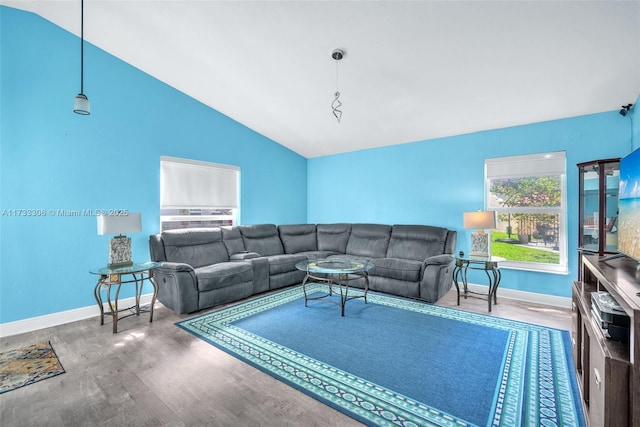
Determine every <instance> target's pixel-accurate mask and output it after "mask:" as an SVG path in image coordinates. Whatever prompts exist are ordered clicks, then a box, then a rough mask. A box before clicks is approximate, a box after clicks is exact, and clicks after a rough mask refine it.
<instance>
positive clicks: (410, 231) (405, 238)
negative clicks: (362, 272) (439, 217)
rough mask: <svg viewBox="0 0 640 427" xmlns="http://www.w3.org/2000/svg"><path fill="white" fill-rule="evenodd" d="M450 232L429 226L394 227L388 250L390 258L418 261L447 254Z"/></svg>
mask: <svg viewBox="0 0 640 427" xmlns="http://www.w3.org/2000/svg"><path fill="white" fill-rule="evenodd" d="M448 234H449V230H447V229H446V228H441V227H431V226H428V225H394V226H393V229H392V231H391V240H390V241H389V249H388V250H387V257H388V258H403V259H412V260H416V261H424V260H425V259H427V258H429V257H431V256H434V255H442V254H444V253H445V243H446V241H447V235H448Z"/></svg>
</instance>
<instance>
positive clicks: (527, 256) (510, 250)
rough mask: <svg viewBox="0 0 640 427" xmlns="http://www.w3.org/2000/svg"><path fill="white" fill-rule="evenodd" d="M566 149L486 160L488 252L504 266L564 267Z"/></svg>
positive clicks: (562, 270)
mask: <svg viewBox="0 0 640 427" xmlns="http://www.w3.org/2000/svg"><path fill="white" fill-rule="evenodd" d="M565 178H566V164H565V153H564V152H554V153H542V154H531V155H525V156H514V157H501V158H494V159H487V160H485V182H486V191H485V194H486V206H487V210H493V211H496V213H497V219H498V222H497V227H496V229H495V230H492V232H491V254H492V255H494V256H499V257H502V258H505V259H506V260H507V261H506V262H503V263H501V264H500V265H501V266H504V267H507V268H515V269H523V270H533V271H546V272H552V273H567V233H566V201H565V193H566V179H565Z"/></svg>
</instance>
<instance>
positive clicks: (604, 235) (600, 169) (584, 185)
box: [578, 159, 620, 255]
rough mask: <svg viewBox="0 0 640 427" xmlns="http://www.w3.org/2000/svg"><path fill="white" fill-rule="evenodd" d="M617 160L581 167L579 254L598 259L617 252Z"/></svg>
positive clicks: (595, 162) (618, 169) (600, 161)
mask: <svg viewBox="0 0 640 427" xmlns="http://www.w3.org/2000/svg"><path fill="white" fill-rule="evenodd" d="M619 165H620V162H619V160H618V159H609V160H597V161H594V162H588V163H581V164H579V165H578V168H579V170H580V213H579V215H580V218H579V223H580V234H579V236H578V246H579V248H580V249H581V250H583V251H587V252H594V253H598V254H600V255H603V254H605V253H615V252H616V250H617V248H618V234H617V226H616V223H617V220H618V187H619V183H620V168H619Z"/></svg>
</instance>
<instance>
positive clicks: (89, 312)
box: [0, 294, 153, 338]
mask: <svg viewBox="0 0 640 427" xmlns="http://www.w3.org/2000/svg"><path fill="white" fill-rule="evenodd" d="M152 295H153V294H144V295H142V296H141V297H140V304H141V305H142V304H149V303H151V297H152ZM135 303H136V299H135V297H131V298H124V299H120V300H118V305H119V306H120V307H130V306H133V305H135ZM104 305H105V311H106V310H108V308H107V305H106V304H104ZM99 315H100V307H98V305H97V304H93V305H91V306H87V307H81V308H76V309H73V310H67V311H60V312H58V313H51V314H45V315H44V316H37V317H31V318H28V319H24V320H16V321H15V322H7V323H0V338H4V337H9V336H12V335H18V334H24V333H26V332H31V331H36V330H38V329H44V328H50V327H52V326H58V325H63V324H65V323H70V322H77V321H78V320H84V319H89V318H91V317H98V316H99Z"/></svg>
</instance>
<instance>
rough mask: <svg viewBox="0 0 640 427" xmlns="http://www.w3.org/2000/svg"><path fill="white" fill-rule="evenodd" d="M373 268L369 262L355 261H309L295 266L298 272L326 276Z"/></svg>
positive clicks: (359, 271)
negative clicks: (326, 274)
mask: <svg viewBox="0 0 640 427" xmlns="http://www.w3.org/2000/svg"><path fill="white" fill-rule="evenodd" d="M373 267H375V265H373V263H371V262H369V261H364V260H355V259H310V260H305V261H300V262H298V263H297V264H296V268H297V269H298V270H302V271H308V272H310V273H328V274H349V273H362V272H365V271H369V270H371V269H373Z"/></svg>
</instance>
